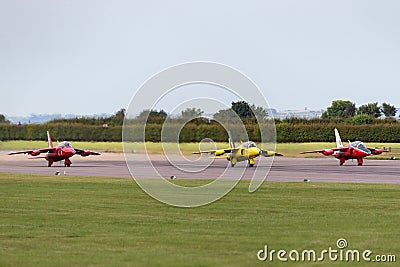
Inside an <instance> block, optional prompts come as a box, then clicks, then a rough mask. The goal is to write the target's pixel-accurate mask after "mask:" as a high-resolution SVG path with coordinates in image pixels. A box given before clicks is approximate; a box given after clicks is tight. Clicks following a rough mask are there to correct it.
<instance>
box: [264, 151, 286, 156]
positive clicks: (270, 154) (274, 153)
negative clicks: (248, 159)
mask: <svg viewBox="0 0 400 267" xmlns="http://www.w3.org/2000/svg"><path fill="white" fill-rule="evenodd" d="M261 154H262V155H263V156H264V157H272V156H279V157H282V156H283V154H281V153H277V152H275V151H270V150H261Z"/></svg>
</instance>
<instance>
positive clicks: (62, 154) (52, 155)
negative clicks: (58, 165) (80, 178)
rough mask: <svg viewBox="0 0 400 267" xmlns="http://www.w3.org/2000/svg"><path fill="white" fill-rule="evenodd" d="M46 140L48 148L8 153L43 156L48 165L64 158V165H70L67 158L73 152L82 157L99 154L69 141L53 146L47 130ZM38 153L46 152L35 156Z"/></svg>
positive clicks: (34, 157)
mask: <svg viewBox="0 0 400 267" xmlns="http://www.w3.org/2000/svg"><path fill="white" fill-rule="evenodd" d="M47 141H48V143H49V147H48V148H41V149H35V150H25V151H18V152H12V153H9V154H8V155H15V154H29V155H31V156H33V157H32V158H31V159H37V158H44V159H46V160H47V161H48V164H47V166H48V167H51V165H52V164H53V163H54V162H57V161H61V160H64V166H66V167H70V166H71V164H72V163H71V160H70V159H69V158H70V157H72V156H73V155H75V154H78V155H81V156H82V157H86V156H89V155H100V153H97V152H93V151H90V150H82V149H77V148H73V147H72V145H71V143H70V142H67V141H64V142H61V143H59V144H58V145H57V146H56V147H53V142H52V140H51V137H50V133H49V131H47ZM40 153H46V156H42V157H37V156H38V155H39V154H40Z"/></svg>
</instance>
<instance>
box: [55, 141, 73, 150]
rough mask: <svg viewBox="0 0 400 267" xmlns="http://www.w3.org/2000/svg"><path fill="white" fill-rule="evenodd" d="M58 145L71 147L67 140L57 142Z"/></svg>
mask: <svg viewBox="0 0 400 267" xmlns="http://www.w3.org/2000/svg"><path fill="white" fill-rule="evenodd" d="M58 146H59V147H61V148H67V147H71V148H72V145H71V143H70V142H67V141H64V142H61V143H59V144H58Z"/></svg>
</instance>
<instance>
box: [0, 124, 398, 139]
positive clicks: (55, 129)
mask: <svg viewBox="0 0 400 267" xmlns="http://www.w3.org/2000/svg"><path fill="white" fill-rule="evenodd" d="M140 127H143V126H140V125H135V126H129V128H128V130H127V131H125V139H128V140H132V141H140V140H141V139H142V137H141V132H142V129H141V128H140ZM174 127H175V128H176V129H174ZM179 127H180V126H179V125H173V124H172V125H168V126H167V127H166V129H167V130H168V129H169V128H170V130H171V131H166V133H169V132H174V131H175V132H176V133H179V141H180V142H199V141H201V140H203V139H205V138H211V139H213V140H214V141H217V142H225V141H227V138H228V135H227V133H226V131H225V129H224V128H223V127H222V126H221V125H219V124H200V125H196V124H187V125H185V127H184V128H183V129H181V130H180V128H179ZM161 128H162V125H159V124H147V125H146V132H145V138H146V141H151V142H159V141H160V140H161ZM228 128H229V129H230V130H231V131H232V133H233V134H234V139H235V140H237V141H239V140H243V141H244V140H246V139H247V138H246V136H245V134H240V132H241V127H239V126H235V125H230V126H228ZM334 128H338V129H339V132H340V135H341V137H342V140H343V141H346V140H352V141H354V140H362V141H364V142H393V143H395V142H400V124H376V125H375V124H374V125H351V124H340V125H337V124H329V123H328V124H310V125H308V124H298V125H296V124H289V123H279V124H276V140H277V142H280V143H281V142H334V141H335V136H334ZM246 129H247V133H248V136H249V139H250V140H253V141H256V142H259V141H260V129H259V128H258V127H257V125H246ZM47 130H49V131H50V132H51V136H52V137H53V139H54V140H60V141H61V140H70V141H121V139H122V127H121V126H112V127H111V126H110V127H108V128H103V127H102V126H94V125H81V124H70V125H65V124H31V125H22V126H16V125H11V124H0V140H1V141H6V140H46V131H47ZM179 130H180V131H179ZM164 131H165V129H164ZM263 132H264V133H266V135H267V136H268V137H269V138H273V137H274V131H273V129H268V128H266V129H264V130H263ZM172 135H173V136H168V134H166V135H164V136H163V137H164V139H163V140H165V141H171V140H174V138H175V137H176V136H177V135H174V134H172ZM264 141H271V140H268V139H267V140H265V139H264Z"/></svg>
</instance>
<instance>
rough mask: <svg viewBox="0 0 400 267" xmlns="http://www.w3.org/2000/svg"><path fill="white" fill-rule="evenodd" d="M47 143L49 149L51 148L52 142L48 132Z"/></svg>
mask: <svg viewBox="0 0 400 267" xmlns="http://www.w3.org/2000/svg"><path fill="white" fill-rule="evenodd" d="M47 142H48V143H49V148H53V141H51V137H50V132H49V131H47Z"/></svg>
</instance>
